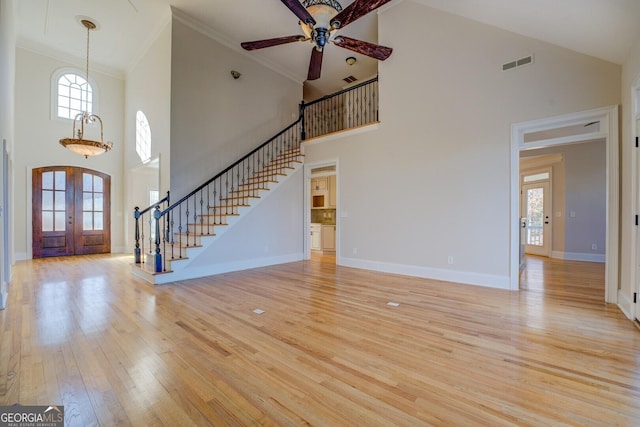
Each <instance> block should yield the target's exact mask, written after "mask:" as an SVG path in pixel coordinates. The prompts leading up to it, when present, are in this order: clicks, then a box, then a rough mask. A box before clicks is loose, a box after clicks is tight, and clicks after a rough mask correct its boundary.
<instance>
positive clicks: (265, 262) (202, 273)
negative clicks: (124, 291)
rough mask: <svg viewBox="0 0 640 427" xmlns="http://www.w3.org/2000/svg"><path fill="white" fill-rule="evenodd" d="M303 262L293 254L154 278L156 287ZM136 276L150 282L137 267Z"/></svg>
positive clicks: (215, 265) (298, 256)
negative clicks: (233, 272)
mask: <svg viewBox="0 0 640 427" xmlns="http://www.w3.org/2000/svg"><path fill="white" fill-rule="evenodd" d="M296 261H302V254H301V253H293V254H289V255H280V256H276V257H266V258H255V259H248V260H242V261H236V262H228V263H225V264H213V265H204V266H201V267H191V268H188V269H184V270H180V271H173V272H172V273H170V274H157V275H155V276H151V277H153V282H152V283H154V284H156V285H162V284H165V283H171V282H177V281H179V280H188V279H194V278H198V277H206V276H214V275H216V274H222V273H230V272H232V271H242V270H249V269H251V268H259V267H267V266H270V265H277V264H284V263H288V262H296ZM131 271H132V272H133V273H134V275H135V276H137V277H140V278H142V279H144V280H147V281H149V278H148V277H147V275H145V274H144V273H145V272H144V271H143V270H142V269H141V268H139V267H136V266H133V267H132V268H131Z"/></svg>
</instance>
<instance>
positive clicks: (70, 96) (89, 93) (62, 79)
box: [54, 70, 94, 120]
mask: <svg viewBox="0 0 640 427" xmlns="http://www.w3.org/2000/svg"><path fill="white" fill-rule="evenodd" d="M55 87H56V93H55V97H54V99H55V100H56V105H55V111H56V113H55V114H56V117H59V118H63V119H71V120H73V119H74V118H75V117H76V115H77V114H79V113H82V112H85V111H86V112H88V113H93V101H94V93H93V88H92V87H91V84H90V83H89V82H88V81H87V80H86V79H85V78H84V77H83V76H81V75H79V74H77V73H75V72H73V71H68V70H67V71H62V72H61V73H59V74H58V77H57V78H56V86H55Z"/></svg>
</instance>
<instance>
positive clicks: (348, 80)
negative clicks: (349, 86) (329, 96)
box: [342, 76, 358, 83]
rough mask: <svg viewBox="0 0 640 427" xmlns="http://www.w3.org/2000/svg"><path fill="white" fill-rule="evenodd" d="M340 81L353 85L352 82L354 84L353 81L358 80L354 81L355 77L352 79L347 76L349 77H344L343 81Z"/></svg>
mask: <svg viewBox="0 0 640 427" xmlns="http://www.w3.org/2000/svg"><path fill="white" fill-rule="evenodd" d="M342 80H344V81H345V82H347V83H353V82H355V81H356V80H358V79H356V78H355V77H353V76H349V77H345V78H344V79H342Z"/></svg>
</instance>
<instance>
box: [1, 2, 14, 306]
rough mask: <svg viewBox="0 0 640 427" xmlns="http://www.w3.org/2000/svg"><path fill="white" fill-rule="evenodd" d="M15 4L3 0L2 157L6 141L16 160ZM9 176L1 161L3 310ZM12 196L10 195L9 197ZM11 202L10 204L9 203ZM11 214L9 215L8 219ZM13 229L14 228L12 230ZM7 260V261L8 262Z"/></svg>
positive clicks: (9, 248)
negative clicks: (6, 189)
mask: <svg viewBox="0 0 640 427" xmlns="http://www.w3.org/2000/svg"><path fill="white" fill-rule="evenodd" d="M14 15H15V3H14V2H13V0H6V1H0V64H1V65H0V111H1V112H2V114H0V156H2V151H1V148H2V143H3V141H6V144H7V151H8V152H9V155H10V159H11V158H12V157H13V144H14V123H13V119H14V83H15V63H16V59H15V39H16V30H15V24H14V23H15V16H14ZM5 172H7V174H8V175H9V176H10V171H4V170H3V166H2V161H0V203H1V204H2V211H1V212H0V219H2V221H0V308H4V307H5V304H6V295H7V284H8V283H7V282H8V280H7V279H8V278H10V277H11V264H12V259H13V249H12V248H13V245H12V241H11V237H10V235H5V232H4V227H3V226H2V222H3V221H5V220H7V218H8V219H9V220H10V218H11V216H10V215H11V206H5V205H4V203H3V202H2V200H4V186H3V184H4V178H3V177H4V175H5ZM10 196H11V194H9V195H8V197H10ZM9 203H11V201H9ZM8 215H9V216H8ZM10 228H12V227H10ZM5 260H7V261H8V262H5Z"/></svg>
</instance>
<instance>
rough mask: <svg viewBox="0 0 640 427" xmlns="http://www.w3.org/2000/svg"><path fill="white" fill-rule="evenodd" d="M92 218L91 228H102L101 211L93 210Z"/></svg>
mask: <svg viewBox="0 0 640 427" xmlns="http://www.w3.org/2000/svg"><path fill="white" fill-rule="evenodd" d="M93 220H94V222H93V229H94V230H102V212H94V213H93Z"/></svg>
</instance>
